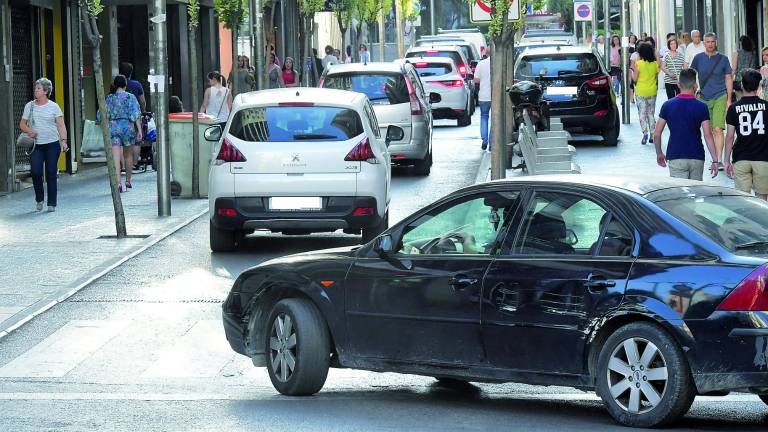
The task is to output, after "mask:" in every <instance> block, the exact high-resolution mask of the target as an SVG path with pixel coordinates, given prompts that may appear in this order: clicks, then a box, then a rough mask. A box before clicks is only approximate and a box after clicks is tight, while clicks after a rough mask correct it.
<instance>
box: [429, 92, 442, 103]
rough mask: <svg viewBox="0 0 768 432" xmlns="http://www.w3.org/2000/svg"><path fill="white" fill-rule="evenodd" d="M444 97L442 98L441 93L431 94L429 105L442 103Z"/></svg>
mask: <svg viewBox="0 0 768 432" xmlns="http://www.w3.org/2000/svg"><path fill="white" fill-rule="evenodd" d="M442 100H443V97H442V96H440V93H430V94H429V103H431V104H433V103H440V102H442Z"/></svg>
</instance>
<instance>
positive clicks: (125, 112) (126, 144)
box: [96, 75, 142, 192]
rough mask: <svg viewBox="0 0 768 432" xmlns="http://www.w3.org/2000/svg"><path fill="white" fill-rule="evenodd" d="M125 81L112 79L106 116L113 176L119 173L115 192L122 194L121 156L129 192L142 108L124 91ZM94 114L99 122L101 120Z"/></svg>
mask: <svg viewBox="0 0 768 432" xmlns="http://www.w3.org/2000/svg"><path fill="white" fill-rule="evenodd" d="M127 87H128V80H127V79H126V78H125V77H124V76H123V75H117V76H115V79H114V80H113V81H112V88H113V92H112V93H110V94H109V95H107V101H106V102H107V114H108V115H109V137H110V141H111V142H112V155H113V156H114V159H115V172H116V173H118V180H117V189H118V190H119V191H120V192H123V185H122V184H121V183H120V178H119V175H120V174H119V173H120V164H121V161H120V156H121V155H122V156H123V160H124V164H125V190H126V191H127V190H128V189H131V188H132V187H133V185H132V184H131V178H132V177H133V145H134V144H135V143H136V142H138V141H141V139H142V133H141V130H142V127H141V108H139V101H138V100H137V99H136V96H134V95H133V94H131V93H128V92H127V91H125V89H126V88H127ZM99 114H101V113H100V112H99V113H98V114H97V116H96V119H97V120H98V119H99V118H100V117H101V116H100V115H99Z"/></svg>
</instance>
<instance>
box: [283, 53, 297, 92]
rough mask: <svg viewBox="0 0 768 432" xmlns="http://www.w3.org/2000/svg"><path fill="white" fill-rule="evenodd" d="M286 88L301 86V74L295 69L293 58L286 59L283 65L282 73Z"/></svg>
mask: <svg viewBox="0 0 768 432" xmlns="http://www.w3.org/2000/svg"><path fill="white" fill-rule="evenodd" d="M280 75H281V78H282V80H283V85H284V86H285V87H298V86H299V73H298V72H296V71H295V70H294V69H293V58H291V57H286V58H285V62H284V63H283V69H282V71H281V73H280Z"/></svg>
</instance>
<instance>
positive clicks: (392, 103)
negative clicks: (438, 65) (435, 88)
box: [319, 63, 440, 175]
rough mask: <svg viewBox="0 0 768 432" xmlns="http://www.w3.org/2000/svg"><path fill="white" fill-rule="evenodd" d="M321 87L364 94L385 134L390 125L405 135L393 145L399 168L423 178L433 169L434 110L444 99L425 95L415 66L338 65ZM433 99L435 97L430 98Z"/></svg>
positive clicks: (392, 151)
mask: <svg viewBox="0 0 768 432" xmlns="http://www.w3.org/2000/svg"><path fill="white" fill-rule="evenodd" d="M319 86H320V87H324V88H332V89H339V90H348V91H355V92H359V93H364V94H366V95H367V96H368V99H370V101H371V104H372V105H373V111H374V112H375V114H376V119H377V120H378V122H379V128H380V129H381V130H382V133H386V130H387V127H389V126H390V125H394V126H397V127H399V128H401V129H402V130H403V131H404V135H403V139H402V140H399V141H392V142H391V143H390V145H389V153H390V155H391V158H392V162H393V163H395V164H398V165H413V166H414V167H415V169H416V172H417V173H418V174H420V175H429V172H430V169H431V167H432V107H431V103H430V102H438V101H439V99H440V95H438V94H435V95H430V94H429V93H428V92H425V91H424V87H423V86H422V83H421V80H420V79H419V76H418V74H417V73H416V71H415V69H414V67H413V65H410V64H407V63H404V64H398V63H367V64H363V63H347V64H339V65H334V66H333V68H330V70H328V71H326V72H325V73H324V74H323V76H322V78H321V79H320V84H319ZM430 96H432V97H431V98H430Z"/></svg>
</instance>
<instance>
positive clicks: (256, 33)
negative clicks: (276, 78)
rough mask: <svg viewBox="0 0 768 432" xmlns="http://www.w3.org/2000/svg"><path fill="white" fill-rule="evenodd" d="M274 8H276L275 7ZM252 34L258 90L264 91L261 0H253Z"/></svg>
mask: <svg viewBox="0 0 768 432" xmlns="http://www.w3.org/2000/svg"><path fill="white" fill-rule="evenodd" d="M272 7H276V6H275V5H273V6H272ZM249 15H250V16H251V17H252V18H251V24H252V26H251V34H252V35H253V44H254V47H253V50H252V51H253V67H254V68H256V89H258V90H264V89H265V88H266V86H265V82H264V79H265V78H264V61H265V59H264V8H263V7H262V3H261V0H251V13H250V14H249Z"/></svg>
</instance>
